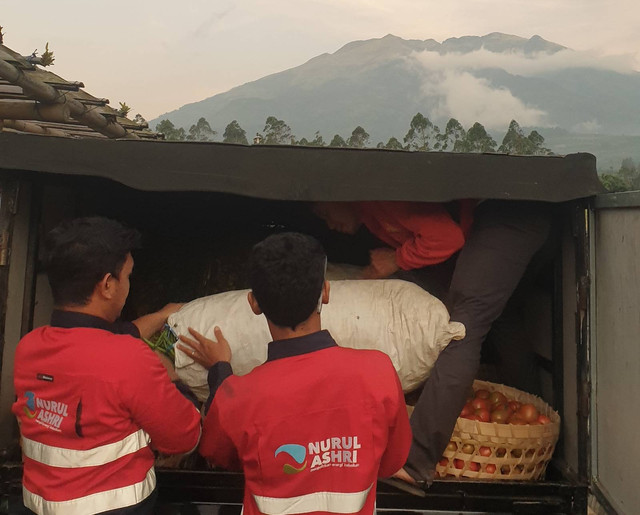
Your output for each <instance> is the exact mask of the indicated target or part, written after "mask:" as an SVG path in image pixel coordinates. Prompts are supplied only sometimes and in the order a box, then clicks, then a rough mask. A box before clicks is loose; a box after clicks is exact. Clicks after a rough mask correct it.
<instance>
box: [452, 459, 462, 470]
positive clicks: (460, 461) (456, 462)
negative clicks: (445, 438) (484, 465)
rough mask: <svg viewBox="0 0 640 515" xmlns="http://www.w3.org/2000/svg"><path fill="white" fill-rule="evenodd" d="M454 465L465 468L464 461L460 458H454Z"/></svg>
mask: <svg viewBox="0 0 640 515" xmlns="http://www.w3.org/2000/svg"><path fill="white" fill-rule="evenodd" d="M453 466H454V467H455V468H457V469H463V468H464V461H462V460H459V459H455V460H453Z"/></svg>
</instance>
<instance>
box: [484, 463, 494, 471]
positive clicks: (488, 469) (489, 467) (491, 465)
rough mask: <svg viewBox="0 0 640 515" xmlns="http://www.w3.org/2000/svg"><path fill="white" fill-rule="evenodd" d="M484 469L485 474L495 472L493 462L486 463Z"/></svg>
mask: <svg viewBox="0 0 640 515" xmlns="http://www.w3.org/2000/svg"><path fill="white" fill-rule="evenodd" d="M484 471H485V472H486V473H487V474H495V473H496V466H495V465H494V464H493V463H487V464H486V465H485V467H484Z"/></svg>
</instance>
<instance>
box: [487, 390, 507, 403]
mask: <svg viewBox="0 0 640 515" xmlns="http://www.w3.org/2000/svg"><path fill="white" fill-rule="evenodd" d="M489 402H490V403H491V404H501V403H505V404H506V402H507V398H506V397H505V395H504V394H503V393H500V392H491V395H489Z"/></svg>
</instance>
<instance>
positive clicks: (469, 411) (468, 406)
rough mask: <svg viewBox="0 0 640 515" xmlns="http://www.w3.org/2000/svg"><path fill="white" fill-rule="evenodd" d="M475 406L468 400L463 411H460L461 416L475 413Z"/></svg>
mask: <svg viewBox="0 0 640 515" xmlns="http://www.w3.org/2000/svg"><path fill="white" fill-rule="evenodd" d="M473 410H474V408H473V406H471V403H470V402H467V403H466V404H465V405H464V407H463V408H462V411H461V412H460V416H461V417H466V416H467V415H471V414H472V413H473Z"/></svg>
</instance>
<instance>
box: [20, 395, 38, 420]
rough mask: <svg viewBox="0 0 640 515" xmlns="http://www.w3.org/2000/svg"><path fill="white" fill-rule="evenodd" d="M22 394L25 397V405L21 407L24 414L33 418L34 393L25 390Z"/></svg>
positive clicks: (34, 410) (34, 409) (35, 412)
mask: <svg viewBox="0 0 640 515" xmlns="http://www.w3.org/2000/svg"><path fill="white" fill-rule="evenodd" d="M24 396H25V397H26V398H27V405H26V406H25V407H24V408H23V410H24V414H25V415H26V416H27V417H29V418H34V417H35V416H36V415H37V411H36V394H35V393H33V392H26V393H25V394H24Z"/></svg>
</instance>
